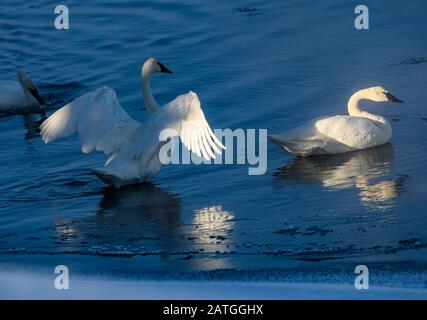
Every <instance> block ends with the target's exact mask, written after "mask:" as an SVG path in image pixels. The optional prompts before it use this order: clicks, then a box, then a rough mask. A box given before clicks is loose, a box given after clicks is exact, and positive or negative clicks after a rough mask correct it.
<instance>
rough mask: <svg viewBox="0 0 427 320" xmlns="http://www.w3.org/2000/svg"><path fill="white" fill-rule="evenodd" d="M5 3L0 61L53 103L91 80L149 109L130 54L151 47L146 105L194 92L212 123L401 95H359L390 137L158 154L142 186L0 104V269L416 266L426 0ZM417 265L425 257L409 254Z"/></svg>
mask: <svg viewBox="0 0 427 320" xmlns="http://www.w3.org/2000/svg"><path fill="white" fill-rule="evenodd" d="M356 4H357V3H355V2H354V1H347V0H346V1H328V2H326V1H312V0H305V1H301V0H292V1H278V0H277V1H267V2H266V1H242V0H238V1H192V0H185V1H179V2H171V1H104V2H102V4H101V3H99V2H97V1H76V0H75V1H73V0H71V1H67V5H68V7H69V10H70V29H69V30H61V31H59V30H56V29H55V28H54V25H53V23H54V19H55V14H54V7H55V5H57V3H55V2H54V1H33V2H31V3H29V2H28V1H21V0H17V1H7V0H6V1H2V2H1V4H0V62H1V63H0V75H1V78H2V79H3V78H4V79H14V77H15V71H16V69H17V68H24V69H25V70H26V72H27V74H28V75H29V76H30V77H32V78H33V79H34V80H36V81H37V82H38V84H39V88H40V91H41V93H42V94H43V95H44V96H45V97H46V98H47V100H48V101H49V107H50V108H51V110H50V111H49V112H48V115H49V114H50V113H51V112H52V111H53V110H54V109H56V108H59V107H61V106H62V105H63V104H64V103H65V102H67V101H71V100H72V99H74V98H76V97H77V96H79V95H80V94H82V93H84V92H87V91H90V90H93V89H95V88H97V87H98V86H101V85H108V86H110V87H112V88H114V89H115V90H116V91H117V95H118V98H119V100H120V102H121V104H122V106H123V107H124V108H125V109H126V111H127V112H128V113H129V114H130V115H131V116H132V117H133V118H135V119H137V120H139V121H144V120H146V119H147V113H146V111H144V110H142V108H143V99H142V96H141V92H140V68H141V65H142V63H143V62H144V61H145V59H146V58H148V57H150V56H154V57H156V58H158V59H159V60H160V61H161V62H162V63H164V64H165V65H166V66H167V67H169V68H170V69H171V70H173V72H174V73H173V75H163V74H159V75H156V76H155V77H154V78H153V90H154V94H155V97H156V99H157V100H158V101H159V102H161V103H166V102H167V101H169V100H171V99H173V98H174V97H176V96H177V95H178V94H181V93H185V92H188V91H189V90H192V91H195V92H196V93H197V94H198V95H199V98H200V100H201V101H202V105H203V109H204V112H205V114H206V117H207V119H208V120H209V122H210V124H211V125H212V127H214V128H230V129H236V128H244V129H246V128H266V129H268V130H269V133H279V132H283V131H285V130H288V129H290V128H292V127H294V126H296V125H297V124H300V123H303V122H304V121H307V120H310V119H311V118H315V117H318V116H322V115H328V114H344V113H346V102H347V100H348V98H349V96H350V95H351V94H352V93H353V92H355V91H356V90H359V89H361V88H364V87H368V86H373V85H381V86H383V87H385V88H386V89H388V90H389V91H390V92H392V93H393V94H395V95H396V96H398V97H399V98H401V99H402V100H404V101H405V104H402V105H394V104H373V103H367V104H366V106H367V108H368V109H369V110H371V111H372V112H377V113H379V114H382V115H384V116H386V117H387V118H388V119H389V120H390V121H391V123H392V126H393V130H394V136H393V141H392V144H391V145H386V146H383V147H381V148H377V149H372V150H366V151H362V152H356V153H352V154H346V155H340V156H334V157H320V158H319V157H318V158H308V159H295V157H294V156H293V155H290V154H288V153H286V152H285V151H283V150H280V149H279V148H277V147H276V146H274V145H270V144H269V146H268V170H267V173H266V174H265V175H262V176H248V166H246V165H222V166H219V165H215V166H207V165H205V166H203V165H202V166H196V165H191V166H188V165H182V166H169V167H165V168H163V169H162V171H161V172H160V173H159V174H158V175H157V176H156V177H155V179H154V181H153V184H152V185H142V186H136V187H128V188H122V189H118V190H114V189H109V188H106V187H105V186H104V185H103V184H102V183H101V182H100V181H99V180H98V179H97V178H96V177H95V176H93V175H92V174H91V172H90V169H91V168H94V167H97V166H99V165H100V164H102V163H103V162H104V161H105V157H104V156H103V155H100V154H91V155H83V154H82V153H81V152H80V147H79V144H78V139H77V138H76V137H75V136H73V137H70V138H66V139H63V140H59V141H57V142H55V143H52V144H49V145H44V144H43V143H42V141H41V139H40V137H39V136H38V133H37V126H38V124H39V123H40V120H42V119H43V117H42V116H40V115H26V116H22V115H15V116H7V117H2V118H0V154H1V157H0V172H1V175H0V267H1V266H2V265H3V266H6V265H8V266H9V265H17V266H24V265H25V266H30V267H38V266H47V267H49V268H50V267H51V266H54V265H56V264H59V263H61V264H67V265H68V266H70V267H72V268H75V269H79V270H81V272H84V273H97V272H101V271H102V272H106V273H116V272H118V273H123V274H139V275H144V274H148V273H149V272H152V271H153V270H156V271H160V272H176V275H175V276H176V277H179V275H180V273H181V272H182V273H185V272H192V271H206V270H218V269H232V270H246V269H251V270H255V271H256V270H261V269H262V270H266V269H269V268H274V269H272V270H276V271H277V270H282V271H283V270H286V269H290V268H292V269H293V270H308V269H310V270H315V269H316V268H320V267H322V268H323V269H325V268H326V270H332V269H333V268H337V267H338V266H340V265H342V266H344V265H345V266H347V264H348V265H349V266H351V267H350V268H349V269H348V270H350V272H352V271H353V269H354V266H355V265H356V264H361V263H372V264H375V265H376V266H385V265H387V266H391V267H390V268H391V269H392V270H393V268H394V267H396V268H397V267H398V266H401V265H402V264H403V265H405V268H411V266H414V265H417V266H418V265H422V266H423V265H424V263H425V258H426V250H425V247H427V231H426V230H427V229H426V228H425V225H426V223H427V216H426V211H425V208H426V204H427V203H426V202H427V200H426V188H425V181H426V180H427V157H426V154H427V144H426V143H425V137H426V136H427V106H426V101H427V93H426V87H425V83H426V81H427V60H426V58H427V42H426V41H425V39H426V38H427V22H426V19H425V17H424V16H423V15H422V13H423V12H425V11H426V9H427V4H426V3H425V1H422V0H420V1H411V2H410V4H409V3H402V2H401V1H398V0H395V1H387V2H385V1H365V4H366V5H368V7H369V9H370V14H371V16H370V29H369V30H364V31H357V30H356V29H355V28H354V26H353V19H354V13H353V11H354V6H355V5H356ZM421 269H422V270H425V268H424V267H421Z"/></svg>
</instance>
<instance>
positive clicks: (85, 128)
mask: <svg viewBox="0 0 427 320" xmlns="http://www.w3.org/2000/svg"><path fill="white" fill-rule="evenodd" d="M154 72H166V73H172V72H171V71H169V70H168V69H167V68H166V67H165V66H164V65H163V64H161V63H160V62H158V61H157V60H156V59H154V58H149V59H148V60H147V61H146V62H145V63H144V65H143V67H142V72H141V75H142V91H143V96H144V102H145V105H146V107H147V110H148V111H149V112H150V118H149V120H148V121H147V122H146V123H144V124H141V123H139V122H137V121H135V120H133V119H132V118H131V117H130V116H129V115H128V114H127V113H126V111H125V110H124V109H123V108H122V107H121V106H120V103H119V101H118V100H117V97H116V93H115V91H114V90H113V89H111V88H109V87H106V86H104V87H101V88H98V89H97V90H95V91H93V92H89V93H86V94H84V95H83V96H81V97H79V98H77V99H76V100H74V101H73V102H71V103H69V104H67V105H65V106H64V107H62V108H61V109H59V110H58V111H56V112H55V113H54V114H53V115H51V116H50V117H49V118H48V119H47V120H46V121H45V122H43V123H42V125H41V126H40V129H41V136H42V139H43V141H44V142H45V143H49V142H51V141H53V140H56V139H58V138H62V137H66V136H69V135H71V134H73V133H75V132H77V133H78V135H79V138H80V142H81V145H82V152H84V153H89V152H92V151H102V152H104V153H106V154H108V155H110V157H109V158H108V160H107V162H106V163H105V166H104V167H102V168H97V169H94V170H93V171H94V173H95V174H96V175H97V176H98V177H99V178H101V179H102V180H103V181H104V182H106V183H108V184H112V185H114V186H117V187H119V186H121V185H126V184H133V183H139V182H142V181H144V180H146V179H148V178H150V177H152V176H153V175H154V174H155V173H157V172H158V171H159V170H160V168H161V166H162V163H161V161H160V159H159V150H160V148H161V147H162V146H163V145H164V144H165V143H166V142H160V141H159V135H160V133H161V132H162V131H163V130H164V129H173V130H174V131H175V132H176V134H177V135H178V136H179V137H180V139H181V141H182V142H183V143H184V145H185V146H186V147H187V148H188V149H189V150H191V151H192V152H194V153H196V154H198V155H199V156H203V157H204V158H205V159H207V160H209V159H212V158H215V155H214V152H216V153H217V154H221V150H220V149H221V148H224V146H223V145H222V144H221V142H220V141H219V140H218V139H217V138H216V137H215V135H214V133H213V132H212V130H211V128H210V127H209V124H208V122H207V121H206V119H205V115H204V113H203V111H202V109H201V106H200V101H199V99H198V97H197V95H196V94H195V93H194V92H191V91H190V92H189V93H187V94H183V95H180V96H178V97H177V98H175V99H174V100H173V101H171V102H169V103H168V104H166V105H165V106H164V107H162V108H159V106H158V104H157V102H156V101H155V100H154V98H153V95H152V93H151V87H150V76H151V74H153V73H154Z"/></svg>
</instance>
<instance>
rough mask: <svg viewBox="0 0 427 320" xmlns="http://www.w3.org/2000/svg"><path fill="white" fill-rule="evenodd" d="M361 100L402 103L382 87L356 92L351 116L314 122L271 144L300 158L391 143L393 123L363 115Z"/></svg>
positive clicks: (274, 138)
mask: <svg viewBox="0 0 427 320" xmlns="http://www.w3.org/2000/svg"><path fill="white" fill-rule="evenodd" d="M360 100H372V101H376V102H381V101H391V102H400V103H401V102H403V101H401V100H399V99H398V98H396V97H395V96H393V95H392V94H390V93H389V92H388V91H387V90H385V89H384V88H382V87H379V86H377V87H372V88H367V89H362V90H360V91H357V92H356V93H355V94H353V95H352V96H351V97H350V100H349V101H348V113H349V115H348V116H342V115H338V116H331V117H322V118H318V119H314V120H312V121H309V122H307V123H306V124H304V125H302V126H300V127H298V128H296V129H293V130H291V131H288V132H285V133H283V134H281V135H270V136H269V138H270V140H271V141H272V142H273V143H275V144H277V145H279V146H281V147H283V148H284V149H286V150H288V151H289V152H292V153H296V154H298V155H300V156H309V155H316V154H335V153H343V152H349V151H354V150H361V149H366V148H371V147H375V146H380V145H383V144H386V143H388V142H389V141H390V140H391V136H392V129H391V125H390V123H389V122H388V121H387V120H386V119H385V118H384V117H381V116H378V115H374V114H371V113H368V112H366V111H363V110H361V109H360V107H359V101H360Z"/></svg>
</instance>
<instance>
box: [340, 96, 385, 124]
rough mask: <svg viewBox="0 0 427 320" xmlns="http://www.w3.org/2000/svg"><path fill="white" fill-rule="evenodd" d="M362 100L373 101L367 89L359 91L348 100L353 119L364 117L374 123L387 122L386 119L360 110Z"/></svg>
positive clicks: (349, 112)
mask: <svg viewBox="0 0 427 320" xmlns="http://www.w3.org/2000/svg"><path fill="white" fill-rule="evenodd" d="M360 100H371V99H370V98H369V92H367V90H366V89H363V90H359V91H357V92H356V93H355V94H353V95H352V96H351V97H350V99H349V100H348V104H347V108H348V114H349V115H350V116H353V117H363V118H368V119H371V120H374V121H380V122H384V123H385V122H387V121H386V120H385V118H383V117H381V116H377V115H374V114H372V113H369V112H367V111H364V110H362V109H361V108H360V106H359V102H360Z"/></svg>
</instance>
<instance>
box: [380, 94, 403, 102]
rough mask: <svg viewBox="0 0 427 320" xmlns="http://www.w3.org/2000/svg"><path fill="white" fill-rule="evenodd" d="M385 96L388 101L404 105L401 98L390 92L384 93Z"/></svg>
mask: <svg viewBox="0 0 427 320" xmlns="http://www.w3.org/2000/svg"><path fill="white" fill-rule="evenodd" d="M384 94H385V96H386V97H387V99H388V101H391V102H398V103H403V101H402V100H400V99H399V98H396V97H395V96H394V95H392V94H391V93H389V92H384Z"/></svg>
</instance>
